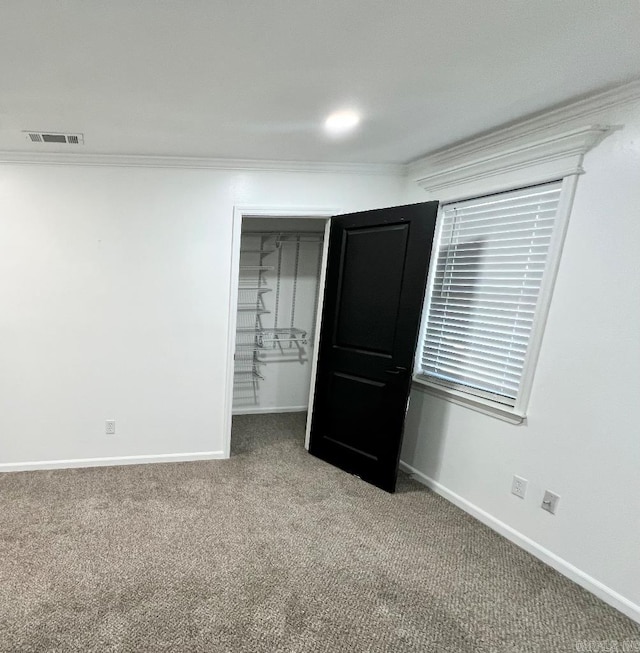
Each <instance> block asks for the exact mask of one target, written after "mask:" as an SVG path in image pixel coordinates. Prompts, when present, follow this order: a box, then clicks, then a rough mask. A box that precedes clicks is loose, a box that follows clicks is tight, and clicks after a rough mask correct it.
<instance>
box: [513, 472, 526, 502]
mask: <svg viewBox="0 0 640 653" xmlns="http://www.w3.org/2000/svg"><path fill="white" fill-rule="evenodd" d="M528 482H529V481H527V479H526V478H522V477H521V476H514V477H513V483H511V494H515V495H516V496H517V497H520V498H521V499H524V495H525V494H526V493H527V483H528Z"/></svg>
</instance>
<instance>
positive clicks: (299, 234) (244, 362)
mask: <svg viewBox="0 0 640 653" xmlns="http://www.w3.org/2000/svg"><path fill="white" fill-rule="evenodd" d="M324 227H325V221H324V220H314V219H305V218H245V219H244V220H243V222H242V234H241V244H240V271H239V285H238V313H237V323H236V324H237V326H236V349H235V356H234V384H233V386H234V387H233V413H234V414H236V415H239V414H248V413H270V412H290V411H305V410H307V407H308V400H309V387H310V383H311V360H312V347H313V343H314V336H315V333H314V331H315V326H316V315H317V312H318V302H319V293H320V276H321V270H322V253H323V241H324Z"/></svg>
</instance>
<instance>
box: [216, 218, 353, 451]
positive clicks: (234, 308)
mask: <svg viewBox="0 0 640 653" xmlns="http://www.w3.org/2000/svg"><path fill="white" fill-rule="evenodd" d="M342 212H343V211H342V210H341V209H339V208H331V207H317V206H316V207H308V206H305V207H291V206H287V207H279V206H266V207H265V206H262V205H259V206H252V205H239V206H234V208H233V221H232V230H231V270H230V279H231V283H230V286H229V306H228V309H229V311H228V315H229V330H228V334H227V361H226V377H227V378H226V384H225V388H226V391H225V414H224V423H223V451H224V455H223V457H224V458H229V457H230V455H231V421H232V417H233V373H234V358H233V356H234V353H235V350H236V325H237V319H238V284H239V279H240V240H241V236H242V220H243V219H244V218H281V219H283V218H284V219H286V218H298V219H301V218H302V219H309V220H318V221H319V220H323V221H324V241H323V243H322V261H321V267H320V279H319V283H318V293H319V296H318V309H317V312H316V316H315V320H316V328H315V332H314V341H313V351H312V356H311V385H310V388H309V408H308V412H307V424H306V428H305V442H304V446H305V449H309V437H310V433H311V415H312V413H313V401H314V397H315V375H316V369H317V365H318V345H319V342H320V324H321V320H322V305H323V303H324V285H325V279H326V272H327V259H328V254H329V230H330V228H331V218H332V217H333V216H334V215H338V214H340V213H342Z"/></svg>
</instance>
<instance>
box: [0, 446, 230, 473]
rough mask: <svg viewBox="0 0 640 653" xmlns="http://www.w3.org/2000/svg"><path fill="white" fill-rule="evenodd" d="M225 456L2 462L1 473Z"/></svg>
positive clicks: (201, 453) (210, 453) (211, 453)
mask: <svg viewBox="0 0 640 653" xmlns="http://www.w3.org/2000/svg"><path fill="white" fill-rule="evenodd" d="M225 457H226V456H225V455H224V452H223V451H196V452H194V453H161V454H156V455H153V456H114V457H113V458H75V459H70V460H39V461H34V462H25V463H1V464H0V473H1V472H27V471H32V470H37V469H66V468H68V467H110V466H113V465H143V464H147V463H179V462H189V461H195V460H220V459H222V458H225Z"/></svg>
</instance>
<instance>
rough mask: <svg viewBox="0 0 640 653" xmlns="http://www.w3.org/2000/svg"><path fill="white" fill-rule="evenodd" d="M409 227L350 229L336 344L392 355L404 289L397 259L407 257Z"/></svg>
mask: <svg viewBox="0 0 640 653" xmlns="http://www.w3.org/2000/svg"><path fill="white" fill-rule="evenodd" d="M408 231H409V229H408V225H406V224H404V225H391V226H388V227H386V226H385V227H380V228H376V229H368V228H367V229H353V230H349V231H346V232H345V239H344V252H343V259H342V263H343V269H342V279H341V282H340V303H339V308H338V312H337V315H336V320H337V325H336V329H335V344H336V345H338V346H341V347H357V348H359V349H368V350H369V351H374V352H379V353H383V354H386V355H389V356H390V355H391V353H392V350H393V341H394V337H395V330H396V317H397V314H398V306H399V303H400V290H401V288H402V269H401V268H398V266H396V265H394V264H393V262H394V261H397V260H404V257H405V253H406V248H407V237H408V235H409V234H408ZM372 259H373V260H375V261H376V262H377V264H376V265H375V266H372V265H371V261H372ZM372 325H375V328H372Z"/></svg>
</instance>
